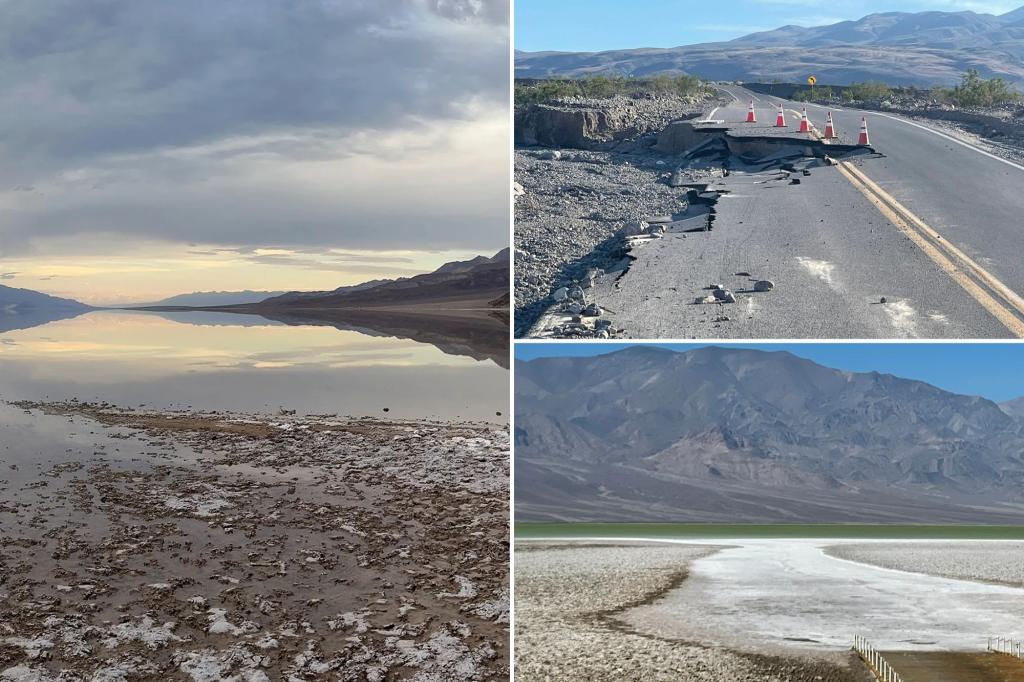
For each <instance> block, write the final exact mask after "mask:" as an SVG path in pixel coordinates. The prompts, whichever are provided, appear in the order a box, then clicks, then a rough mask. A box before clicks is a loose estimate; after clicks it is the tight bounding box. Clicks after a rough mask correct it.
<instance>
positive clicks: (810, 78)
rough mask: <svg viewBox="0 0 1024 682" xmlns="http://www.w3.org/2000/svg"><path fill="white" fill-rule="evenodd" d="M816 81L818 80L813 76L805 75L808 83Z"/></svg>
mask: <svg viewBox="0 0 1024 682" xmlns="http://www.w3.org/2000/svg"><path fill="white" fill-rule="evenodd" d="M817 82H818V79H817V78H815V77H814V76H808V77H807V84H808V85H814V84H815V83H817Z"/></svg>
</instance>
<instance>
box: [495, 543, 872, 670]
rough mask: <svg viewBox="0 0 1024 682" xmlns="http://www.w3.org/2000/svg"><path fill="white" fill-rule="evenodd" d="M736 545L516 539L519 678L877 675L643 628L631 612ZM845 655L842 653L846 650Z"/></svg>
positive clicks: (844, 663) (853, 664)
mask: <svg viewBox="0 0 1024 682" xmlns="http://www.w3.org/2000/svg"><path fill="white" fill-rule="evenodd" d="M727 549H728V546H726V545H718V544H697V543H694V544H691V545H681V544H669V543H658V542H653V541H652V542H644V541H637V542H630V541H619V540H615V541H559V540H551V541H527V542H519V543H517V545H516V576H515V580H516V679H517V680H523V681H524V682H525V681H526V680H535V679H547V680H551V681H552V682H559V681H561V680H565V681H569V680H573V681H575V680H579V679H590V680H597V681H603V680H608V681H611V680H616V681H617V680H635V681H638V682H639V681H640V680H665V681H666V682H667V681H669V680H671V681H673V682H674V681H676V680H679V679H687V680H700V681H702V682H727V681H728V682H754V681H755V680H758V681H761V680H789V681H791V682H803V681H807V682H811V681H812V680H821V681H826V682H868V681H869V680H870V679H871V678H870V677H869V676H867V671H866V670H864V669H863V666H860V665H859V663H857V661H856V660H855V656H854V655H853V654H852V653H851V654H848V655H847V656H846V657H845V660H836V661H822V660H811V659H806V658H801V657H789V656H777V655H765V654H745V653H739V652H736V651H732V650H729V649H728V648H725V647H716V646H705V645H702V644H698V643H695V642H694V641H692V640H686V639H682V638H663V637H656V636H648V635H646V634H643V633H638V632H636V631H634V630H633V629H632V628H631V627H630V626H629V625H628V623H626V622H625V621H623V619H622V615H623V614H624V613H626V612H628V611H629V610H630V609H633V608H641V607H643V606H645V605H649V604H656V603H658V602H659V601H660V600H662V599H663V598H664V595H665V594H666V593H668V592H670V591H672V590H675V589H678V588H679V586H680V585H684V584H685V583H686V582H687V580H688V575H689V571H690V566H691V565H692V563H691V562H694V561H697V560H700V559H701V557H710V556H714V555H715V553H716V552H719V551H726V550H727ZM841 658H842V657H838V656H837V657H836V659H841Z"/></svg>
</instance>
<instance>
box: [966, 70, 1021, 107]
mask: <svg viewBox="0 0 1024 682" xmlns="http://www.w3.org/2000/svg"><path fill="white" fill-rule="evenodd" d="M1019 99H1020V93H1018V92H1016V91H1015V90H1013V88H1011V87H1010V85H1009V84H1008V83H1007V82H1006V81H1004V80H1003V79H1002V78H990V79H988V80H986V79H984V78H982V77H981V74H979V73H978V70H977V69H968V70H967V73H965V74H964V75H963V77H962V78H961V79H960V85H958V86H956V87H955V88H953V92H952V100H953V102H954V103H955V104H957V105H959V106H961V107H991V106H995V105H998V104H1007V103H1009V102H1016V101H1018V100H1019Z"/></svg>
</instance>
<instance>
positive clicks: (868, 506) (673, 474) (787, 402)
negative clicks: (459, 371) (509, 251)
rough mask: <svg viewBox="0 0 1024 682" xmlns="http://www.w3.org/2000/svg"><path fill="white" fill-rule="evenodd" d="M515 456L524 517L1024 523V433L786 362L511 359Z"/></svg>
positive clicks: (968, 404)
mask: <svg viewBox="0 0 1024 682" xmlns="http://www.w3.org/2000/svg"><path fill="white" fill-rule="evenodd" d="M516 448H517V449H516V462H517V477H518V478H517V485H518V486H519V487H518V490H519V491H521V492H520V493H519V499H518V500H517V507H518V508H519V509H521V510H523V514H522V516H523V517H524V518H548V519H553V518H568V519H618V520H626V519H631V520H695V521H701V520H718V521H752V520H759V521H766V520H767V521H782V520H788V521H853V520H856V521H930V522H940V521H960V522H964V521H975V522H977V521H982V522H986V521H997V520H1002V521H1006V520H1009V519H1016V520H1017V522H1019V521H1021V520H1024V512H1021V511H1020V506H1019V505H1020V504H1021V503H1022V502H1024V487H1022V483H1024V460H1022V453H1024V423H1022V422H1020V421H1018V420H1017V419H1015V418H1013V417H1011V416H1009V415H1008V414H1007V413H1006V412H1004V411H1003V410H1002V409H1000V407H999V406H998V405H996V404H995V403H993V402H991V401H988V400H986V399H983V398H979V397H973V396H962V395H956V394H953V393H949V392H947V391H943V390H941V389H938V388H936V387H934V386H930V385H928V384H925V383H922V382H919V381H911V380H907V379H901V378H898V377H895V376H891V375H886V374H878V373H867V374H857V373H850V372H843V371H838V370H834V369H830V368H827V367H822V366H820V365H817V364H815V363H813V362H811V361H808V360H804V359H801V358H797V357H795V356H793V355H791V354H789V353H785V352H772V353H768V352H761V351H754V350H738V349H722V348H704V349H697V350H693V351H689V352H686V353H677V352H674V351H670V350H666V349H659V348H652V347H634V348H630V349H627V350H624V351H619V352H616V353H613V354H609V355H603V356H598V357H591V358H547V359H539V360H534V361H532V362H526V363H519V364H518V366H517V372H516Z"/></svg>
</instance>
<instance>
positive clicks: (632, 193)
mask: <svg viewBox="0 0 1024 682" xmlns="http://www.w3.org/2000/svg"><path fill="white" fill-rule="evenodd" d="M542 106H543V107H547V108H548V109H555V110H558V111H563V112H581V111H585V112H591V114H592V115H591V116H589V117H588V118H587V119H586V121H587V122H588V123H590V124H593V121H595V120H596V121H598V122H600V123H601V124H602V125H605V126H611V128H613V129H609V130H598V131H591V133H588V134H587V135H585V136H584V137H585V138H586V139H587V140H588V141H589V142H592V143H593V144H592V146H591V147H588V149H589V151H586V150H582V149H579V148H576V149H569V148H567V147H571V146H577V147H578V146H579V145H576V144H575V143H574V142H573V140H574V139H575V138H576V137H579V136H578V135H576V133H577V131H576V130H575V129H570V128H571V125H570V123H572V124H573V125H576V122H575V119H571V118H570V119H569V121H568V122H567V121H566V119H565V118H564V117H563V118H562V119H560V121H559V122H560V123H561V124H563V126H564V130H560V131H554V132H553V133H552V135H554V136H556V137H558V136H561V137H563V138H565V142H564V143H563V144H562V145H558V144H552V143H549V144H551V148H545V147H524V146H519V147H517V149H516V153H515V184H516V188H517V189H516V200H515V247H516V253H515V278H516V281H515V292H516V293H515V298H516V300H515V308H516V313H515V331H516V336H518V337H522V336H525V335H526V334H527V332H528V331H529V329H530V328H531V327H532V326H533V324H534V323H535V322H536V321H537V319H538V317H539V316H540V315H541V314H542V313H543V312H544V310H546V309H547V308H548V307H549V306H550V305H551V304H552V303H554V302H555V301H554V299H553V298H552V297H551V295H552V293H553V292H555V291H556V290H558V289H560V288H561V287H569V288H571V287H572V286H573V285H574V284H580V283H586V282H587V281H588V280H589V279H590V276H591V275H593V274H594V273H595V272H596V271H600V270H603V269H605V268H608V267H609V266H612V265H614V264H616V263H617V262H619V261H621V260H622V258H623V257H624V253H623V249H624V246H625V243H624V241H623V238H622V236H621V234H619V233H620V231H621V230H622V229H623V228H624V227H625V226H626V225H627V224H628V223H634V224H636V223H638V222H639V221H643V220H645V219H648V218H652V217H655V218H657V217H670V216H672V215H673V214H677V213H679V212H680V211H681V210H684V209H685V207H686V190H685V188H680V187H678V186H677V187H670V186H669V181H670V180H671V179H672V178H673V176H675V183H673V184H679V183H683V182H694V181H698V180H702V179H704V178H707V177H709V175H710V174H709V173H707V172H706V171H696V170H689V169H676V167H675V165H674V164H673V163H672V161H673V159H672V157H668V156H664V155H659V154H656V153H654V152H652V151H651V148H652V147H653V145H654V144H655V143H656V141H657V135H658V133H659V132H660V131H661V130H662V129H663V128H664V127H665V126H666V125H667V124H668V123H669V122H671V121H674V120H678V119H680V118H684V117H692V116H693V115H695V114H696V113H698V112H700V111H702V110H704V109H705V108H708V107H710V106H713V104H708V103H707V102H705V101H703V99H702V98H693V99H689V98H679V97H671V96H643V97H623V96H616V97H611V98H607V99H593V98H566V99H564V100H559V101H557V102H549V103H546V104H544V105H542ZM534 108H536V106H535V107H534ZM528 113H530V112H529V111H528V110H523V111H517V125H520V126H521V125H524V124H523V120H524V116H525V115H526V114H528ZM595 117H596V118H595ZM592 119H593V120H592ZM535 123H536V122H534V123H532V124H531V125H534V124H535ZM521 132H523V131H519V132H517V139H520V138H521V137H522V135H520V133H521ZM588 135H589V136H591V137H593V139H591V137H588ZM530 137H534V136H533V135H531V136H530ZM541 137H542V138H543V137H551V135H541ZM555 147H561V148H555ZM648 222H650V220H648ZM589 302H593V301H589ZM597 303H600V301H597Z"/></svg>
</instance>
